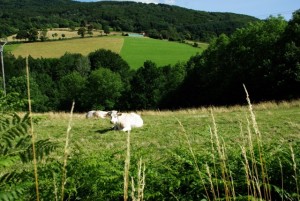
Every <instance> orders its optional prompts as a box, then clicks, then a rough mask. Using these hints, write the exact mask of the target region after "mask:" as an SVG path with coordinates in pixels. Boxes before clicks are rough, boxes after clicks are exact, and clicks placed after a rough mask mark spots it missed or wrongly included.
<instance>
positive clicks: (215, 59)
mask: <svg viewBox="0 0 300 201" xmlns="http://www.w3.org/2000/svg"><path fill="white" fill-rule="evenodd" d="M299 24H300V22H299V11H297V12H295V13H294V15H293V19H292V20H291V21H289V22H286V21H285V20H284V19H283V18H282V17H277V18H275V17H270V18H269V19H267V20H265V21H258V22H255V23H251V24H249V25H248V26H247V27H245V28H241V29H238V30H236V31H235V32H234V33H233V34H232V35H230V36H227V35H225V34H221V35H220V36H219V37H217V38H215V39H214V40H213V41H212V42H211V44H210V45H209V47H208V49H207V50H205V51H204V52H203V53H202V54H201V55H200V54H199V55H195V56H193V57H191V58H190V60H189V61H188V62H187V63H178V64H176V65H174V66H162V67H157V66H156V64H155V63H153V62H151V61H146V62H145V63H144V66H142V67H140V68H139V69H138V70H136V71H134V70H130V67H129V66H128V64H127V62H126V61H124V60H123V59H122V57H121V56H120V55H118V54H117V53H114V52H112V51H110V50H104V49H100V50H96V51H94V52H91V53H90V54H89V55H88V56H82V55H81V54H70V53H66V54H65V55H64V56H62V57H61V58H57V59H46V58H37V59H34V58H32V57H30V56H29V58H28V59H29V67H30V80H31V82H32V84H31V90H32V97H33V98H32V99H33V106H34V108H33V110H34V111H49V110H54V111H55V110H63V111H69V109H70V106H71V103H72V101H73V100H75V102H76V111H86V110H90V109H105V110H110V109H117V110H136V109H177V108H184V107H199V106H205V105H232V104H241V103H245V91H244V89H243V84H244V85H245V86H246V87H247V90H248V92H249V93H250V95H251V100H252V101H254V102H260V101H267V100H290V99H296V98H299V97H300V92H299V88H300V65H299V63H300V61H299V55H300V49H299V46H300V44H299V43H300V38H299V37H300V34H299ZM186 34H187V35H189V33H188V32H186ZM4 55H5V57H4V63H5V70H6V83H7V92H8V93H16V94H19V97H21V99H24V100H25V99H26V98H27V95H26V93H27V89H26V79H25V78H26V77H25V75H26V71H25V59H24V58H22V57H18V58H15V57H14V56H13V55H12V54H10V53H5V54H4ZM22 109H24V108H22Z"/></svg>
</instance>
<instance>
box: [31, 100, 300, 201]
mask: <svg viewBox="0 0 300 201" xmlns="http://www.w3.org/2000/svg"><path fill="white" fill-rule="evenodd" d="M138 113H139V114H141V115H142V118H143V119H144V126H143V127H142V128H136V129H133V130H132V132H131V133H130V138H129V134H128V133H124V132H122V131H116V130H111V124H110V123H109V119H86V118H85V114H83V113H81V114H79V113H76V114H73V115H72V116H71V115H70V114H67V113H44V114H33V117H34V119H36V120H38V122H39V123H38V124H37V125H35V126H34V131H35V133H36V135H37V136H38V139H43V138H50V139H51V140H52V141H54V142H57V143H58V144H59V149H58V150H57V151H56V152H55V153H54V154H53V155H52V157H54V158H55V159H56V160H58V161H61V160H62V155H63V153H64V151H63V147H64V144H65V139H66V133H67V127H68V125H71V130H70V138H69V139H68V142H69V146H70V149H68V150H69V151H70V152H69V153H70V159H69V160H70V161H69V163H70V167H69V171H72V173H71V174H69V175H68V177H69V178H68V179H67V184H68V181H69V182H70V184H69V185H71V186H72V185H73V184H74V183H73V182H75V183H76V182H80V183H78V189H77V190H76V195H77V196H79V195H86V194H88V193H89V194H88V195H90V194H91V193H96V192H98V191H101V194H99V195H97V196H98V197H97V196H96V197H97V198H99V199H100V200H101V199H108V200H116V199H120V198H122V196H123V193H124V190H123V185H124V180H123V175H124V162H125V160H127V159H126V158H128V157H129V158H130V169H128V170H126V171H127V174H129V176H130V177H132V179H134V180H132V181H136V180H137V177H138V173H137V171H138V170H137V166H138V162H139V161H140V160H142V164H144V166H145V170H144V171H143V173H144V176H145V188H144V190H143V193H144V194H143V196H144V198H145V200H162V199H165V198H166V200H182V199H184V198H190V199H191V200H193V199H195V198H199V199H200V200H201V199H203V198H205V197H206V198H207V197H210V199H211V200H214V198H215V199H219V198H220V199H221V198H222V199H225V197H226V198H227V199H229V198H230V199H240V200H249V199H250V200H252V199H253V198H254V197H256V198H257V199H259V200H260V199H261V200H264V199H270V197H272V198H274V199H275V198H277V199H278V197H280V196H283V194H284V193H288V192H291V191H296V190H297V188H298V187H299V184H298V182H297V181H298V180H297V179H299V177H298V174H297V172H299V169H298V168H299V165H300V161H299V158H297V157H299V155H300V152H299V149H298V145H299V144H300V137H299V136H300V118H299V115H300V102H299V101H294V102H282V103H279V104H278V103H272V102H269V103H262V104H259V105H253V106H251V107H249V106H234V107H220V108H217V107H212V108H193V109H186V110H178V111H138ZM70 120H71V123H70V124H69V122H70ZM128 140H129V141H130V143H129V144H128ZM128 147H130V150H128ZM126 150H127V151H126ZM128 151H130V152H128ZM295 157H296V159H295ZM77 168H79V169H77ZM126 171H125V172H126ZM83 172H84V173H85V174H82V173H83ZM139 174H141V173H139ZM130 177H129V178H130ZM132 181H129V188H128V191H129V192H128V193H129V195H130V192H132V191H133V189H132V187H131V183H132ZM264 182H266V183H264ZM107 183H109V184H110V185H106V184H107ZM79 184H80V185H79ZM225 184H226V185H227V186H224V185H225ZM265 184H266V185H265ZM90 185H91V186H90ZM259 186H261V187H259ZM274 186H275V187H276V188H275V187H274ZM269 187H270V188H269ZM47 188H51V186H50V187H47ZM247 188H248V190H247ZM86 189H90V190H88V191H87V190H86ZM263 190H264V191H265V193H263V192H262V191H263ZM90 196H92V195H90ZM289 196H290V197H293V196H294V197H295V198H297V194H296V193H295V194H294V195H292V194H291V195H289ZM175 198H177V199H175ZM206 200H207V199H206Z"/></svg>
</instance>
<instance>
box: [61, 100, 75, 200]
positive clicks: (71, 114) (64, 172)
mask: <svg viewBox="0 0 300 201" xmlns="http://www.w3.org/2000/svg"><path fill="white" fill-rule="evenodd" d="M74 106H75V102H74V101H73V103H72V108H71V112H70V119H69V123H68V128H67V133H66V141H65V148H64V162H63V167H62V182H61V200H62V201H63V200H64V194H65V185H66V180H67V170H66V167H67V160H68V156H69V154H70V149H69V143H70V137H71V136H70V131H71V128H72V125H71V124H72V117H73V110H74Z"/></svg>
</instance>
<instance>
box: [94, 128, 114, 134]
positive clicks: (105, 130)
mask: <svg viewBox="0 0 300 201" xmlns="http://www.w3.org/2000/svg"><path fill="white" fill-rule="evenodd" d="M112 130H113V128H105V129H101V130H96V131H95V132H96V133H99V134H105V133H107V132H109V131H112Z"/></svg>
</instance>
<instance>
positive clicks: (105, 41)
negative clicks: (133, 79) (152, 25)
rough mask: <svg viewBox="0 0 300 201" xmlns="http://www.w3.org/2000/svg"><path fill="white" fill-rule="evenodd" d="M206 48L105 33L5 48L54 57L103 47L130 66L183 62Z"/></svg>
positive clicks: (44, 56)
mask: <svg viewBox="0 0 300 201" xmlns="http://www.w3.org/2000/svg"><path fill="white" fill-rule="evenodd" d="M206 47H207V45H206V44H201V45H200V46H199V48H195V47H192V46H191V45H188V44H183V43H177V42H168V41H163V40H155V39H150V38H137V37H121V36H108V37H107V36H105V37H90V38H83V39H81V38H78V39H70V40H56V41H46V42H36V43H22V44H12V45H7V46H6V47H5V50H7V51H11V52H12V54H14V55H15V56H22V57H26V56H28V55H31V56H32V57H33V58H41V57H43V58H58V57H60V56H62V55H64V54H65V53H66V52H69V53H81V54H82V55H88V54H89V53H90V52H93V51H95V50H97V49H101V48H103V49H108V50H111V51H113V52H116V53H119V54H120V55H121V56H122V58H123V59H124V60H125V61H127V62H128V63H129V65H130V66H131V67H132V68H134V69H136V68H138V67H140V66H142V65H143V63H144V62H145V61H146V60H151V61H153V62H155V63H156V64H157V65H158V66H162V65H168V64H176V63H177V62H179V61H187V60H188V59H189V58H190V57H191V56H193V55H195V54H196V53H201V52H202V51H203V50H204V49H205V48H206Z"/></svg>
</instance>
